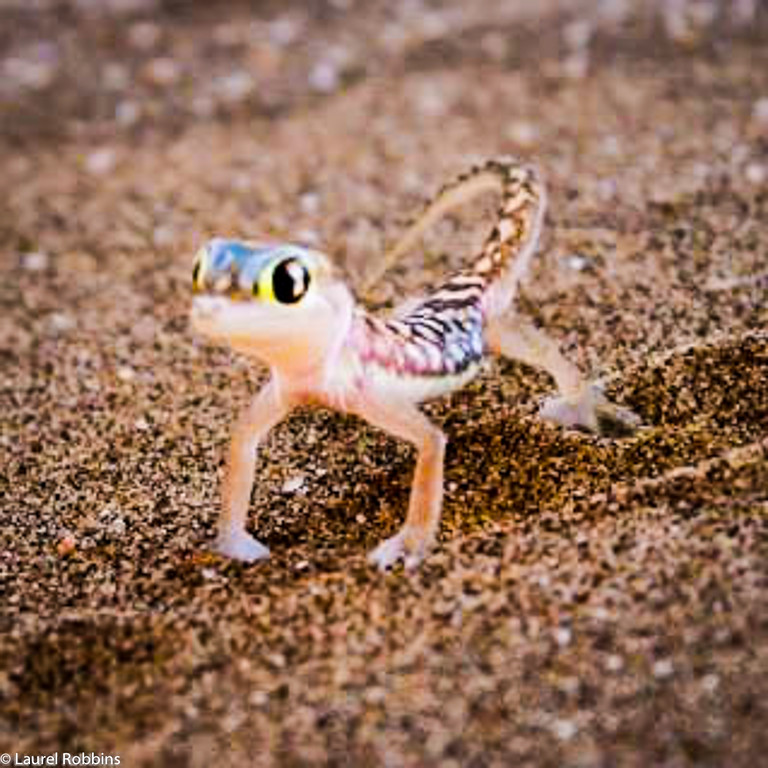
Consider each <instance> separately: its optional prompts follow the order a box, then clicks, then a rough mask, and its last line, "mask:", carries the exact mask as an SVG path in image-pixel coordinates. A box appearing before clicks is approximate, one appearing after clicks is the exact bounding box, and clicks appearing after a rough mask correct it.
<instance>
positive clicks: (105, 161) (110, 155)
mask: <svg viewBox="0 0 768 768" xmlns="http://www.w3.org/2000/svg"><path fill="white" fill-rule="evenodd" d="M116 163H117V154H116V153H115V150H114V149H111V148H110V147H104V148H103V149H97V150H95V151H94V152H91V153H90V154H89V155H88V157H87V158H86V159H85V169H86V170H87V171H88V173H92V174H93V175H94V176H104V175H106V174H108V173H110V172H111V171H112V170H113V169H114V167H115V164H116Z"/></svg>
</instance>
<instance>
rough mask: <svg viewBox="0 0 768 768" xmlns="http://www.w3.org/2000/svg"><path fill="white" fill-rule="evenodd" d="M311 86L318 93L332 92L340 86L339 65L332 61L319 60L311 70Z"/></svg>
mask: <svg viewBox="0 0 768 768" xmlns="http://www.w3.org/2000/svg"><path fill="white" fill-rule="evenodd" d="M308 82H309V87H310V88H312V90H314V91H317V92H318V93H331V92H333V91H335V90H336V89H337V88H338V87H339V82H340V76H339V70H338V67H337V66H336V65H335V64H334V63H333V62H330V61H319V62H318V63H317V64H315V66H314V67H312V69H311V70H310V73H309V78H308Z"/></svg>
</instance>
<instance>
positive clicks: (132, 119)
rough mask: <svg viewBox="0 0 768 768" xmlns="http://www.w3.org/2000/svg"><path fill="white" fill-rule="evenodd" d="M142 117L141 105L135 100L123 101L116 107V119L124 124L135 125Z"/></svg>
mask: <svg viewBox="0 0 768 768" xmlns="http://www.w3.org/2000/svg"><path fill="white" fill-rule="evenodd" d="M140 117H141V107H140V106H139V105H138V104H137V103H136V102H135V101H121V102H120V103H119V104H118V105H117V106H116V107H115V120H116V121H117V122H118V123H120V125H123V126H126V127H127V126H129V125H134V124H135V123H137V122H138V120H139V118H140Z"/></svg>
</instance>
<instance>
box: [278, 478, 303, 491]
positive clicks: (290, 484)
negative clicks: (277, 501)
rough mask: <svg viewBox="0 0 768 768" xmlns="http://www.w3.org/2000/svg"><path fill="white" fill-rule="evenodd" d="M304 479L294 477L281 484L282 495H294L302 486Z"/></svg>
mask: <svg viewBox="0 0 768 768" xmlns="http://www.w3.org/2000/svg"><path fill="white" fill-rule="evenodd" d="M305 479H306V478H305V477H304V476H303V475H296V476H295V477H292V478H290V479H289V480H286V481H285V482H284V483H283V487H282V489H281V491H282V492H283V493H296V491H299V490H301V488H302V487H303V486H304V482H305Z"/></svg>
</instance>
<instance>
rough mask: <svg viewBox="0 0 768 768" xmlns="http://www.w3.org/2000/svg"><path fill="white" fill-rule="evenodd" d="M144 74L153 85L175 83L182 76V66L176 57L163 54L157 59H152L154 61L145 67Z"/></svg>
mask: <svg viewBox="0 0 768 768" xmlns="http://www.w3.org/2000/svg"><path fill="white" fill-rule="evenodd" d="M143 75H144V78H145V80H147V82H149V83H151V84H152V85H158V86H167V85H174V84H175V83H177V82H178V81H179V78H180V77H181V67H179V65H178V63H177V62H176V61H174V59H171V58H168V57H166V56H163V57H160V58H157V59H152V61H150V62H149V63H148V64H147V65H146V67H144V70H143Z"/></svg>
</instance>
